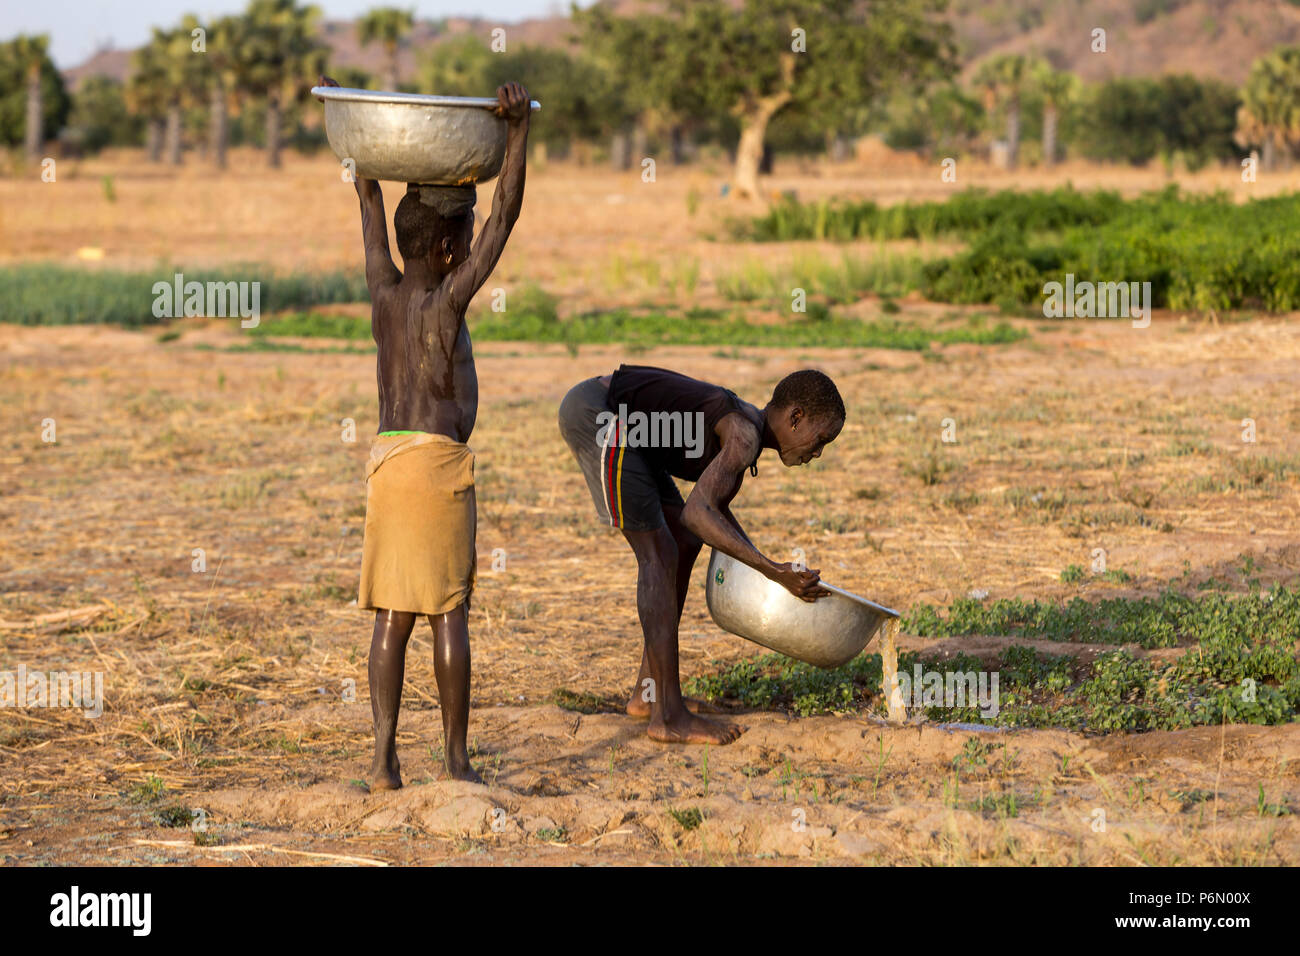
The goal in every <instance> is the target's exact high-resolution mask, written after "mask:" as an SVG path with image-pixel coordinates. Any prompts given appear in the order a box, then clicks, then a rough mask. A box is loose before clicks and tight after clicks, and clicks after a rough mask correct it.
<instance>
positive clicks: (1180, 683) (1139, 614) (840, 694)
mask: <svg viewBox="0 0 1300 956" xmlns="http://www.w3.org/2000/svg"><path fill="white" fill-rule="evenodd" d="M977 606H978V602H972V601H959V602H957V603H955V604H954V605H953V606H952V608H950V610H949V613H948V615H947V617H945V618H940V617H939V616H938V614H937V613H936V612H935V611H934V609H933V608H930V607H925V606H923V607H922V608H920V609H918V610H917V611H915V612H913V614H912V615H910V616H909V617H908V618H907V619H906V620H905V621H904V623H903V627H904V629H905V630H907V631H908V632H909V633H916V634H919V635H922V636H925V635H930V636H953V635H960V634H990V633H991V634H1013V635H1017V636H1021V637H1030V638H1033V637H1038V638H1049V637H1051V638H1054V639H1056V640H1079V641H1083V640H1088V641H1095V640H1101V641H1106V642H1111V643H1115V642H1119V641H1130V640H1131V641H1133V642H1134V643H1139V644H1143V645H1144V646H1170V645H1172V644H1175V643H1176V644H1178V645H1180V646H1184V647H1186V651H1185V653H1184V654H1183V655H1182V656H1180V657H1178V658H1177V659H1174V660H1163V661H1162V660H1154V659H1150V658H1140V657H1136V656H1134V655H1133V654H1132V653H1130V652H1129V651H1128V650H1127V649H1117V650H1115V651H1111V652H1108V653H1105V654H1102V655H1100V656H1098V657H1097V658H1096V659H1095V660H1094V661H1093V662H1092V663H1091V664H1085V663H1083V662H1082V660H1081V658H1079V657H1077V656H1075V655H1051V654H1046V653H1043V652H1041V651H1039V650H1037V649H1035V648H1032V647H1027V646H1012V647H1008V648H1007V649H1006V650H1005V651H1004V652H1003V653H1002V654H1001V655H1000V657H999V659H998V661H997V663H996V665H994V666H993V667H991V668H990V667H989V665H986V664H985V663H984V662H982V661H981V660H980V659H979V658H976V657H973V656H969V655H965V654H958V655H957V656H956V657H952V658H948V659H945V660H942V661H938V660H927V659H926V658H925V657H924V655H919V654H916V653H904V654H902V655H900V657H899V671H900V673H902V674H907V675H909V676H914V674H915V671H914V668H915V667H916V666H917V665H918V664H919V665H920V666H921V668H922V673H923V674H925V675H927V681H928V680H929V679H930V678H929V675H933V674H938V675H940V679H941V680H942V681H943V682H944V684H946V683H947V675H949V674H964V673H970V672H975V673H980V672H984V673H986V674H991V673H993V672H996V674H997V677H998V686H997V708H996V711H997V712H996V714H989V713H984V712H982V711H981V708H980V706H978V705H977V704H976V703H975V702H974V701H970V700H967V701H964V702H961V706H945V704H947V705H951V704H954V703H958V702H956V701H947V702H944V701H935V700H932V699H929V698H925V697H921V698H920V699H919V701H918V699H917V698H916V697H913V698H911V699H909V700H907V701H906V703H907V704H908V705H909V706H913V709H914V711H915V710H917V709H919V710H922V711H924V712H925V714H926V716H927V717H928V718H929V719H931V720H936V721H943V722H963V723H984V724H989V725H993V726H1003V727H1067V728H1070V729H1074V730H1086V731H1092V732H1106V731H1115V730H1132V731H1138V730H1152V729H1177V728H1182V727H1191V726H1196V725H1203V724H1217V723H1220V722H1222V721H1228V722H1230V723H1257V724H1276V723H1285V722H1289V721H1293V720H1295V719H1297V712H1298V710H1300V661H1297V659H1296V650H1295V642H1296V640H1297V636H1300V629H1298V628H1297V615H1300V593H1298V592H1294V591H1289V590H1287V589H1285V588H1280V587H1277V588H1274V589H1273V590H1272V591H1271V592H1269V594H1268V595H1266V596H1264V597H1260V596H1257V595H1253V596H1252V595H1247V596H1242V597H1238V598H1230V597H1227V596H1225V595H1210V596H1204V597H1199V598H1196V599H1192V598H1186V597H1180V596H1178V595H1175V594H1172V593H1168V594H1165V595H1162V596H1161V597H1160V598H1158V599H1118V600H1114V601H1103V602H1099V603H1098V604H1087V602H1084V601H1082V600H1076V601H1072V602H1070V604H1069V605H1065V606H1054V605H1048V604H1040V603H1039V602H1031V603H1028V604H1027V603H1025V602H1021V601H1001V602H994V604H992V605H990V606H988V607H986V608H983V611H982V612H979V611H977V610H976V608H977ZM1089 610H1091V612H1092V614H1091V616H1090V615H1089ZM882 679H883V673H882V668H881V661H880V656H879V655H876V654H873V655H866V656H861V657H858V658H856V659H854V660H853V661H850V662H849V663H848V664H845V665H844V666H843V667H838V668H834V669H832V670H821V669H819V668H816V667H812V666H811V665H808V664H803V663H800V662H798V661H793V660H791V659H790V658H787V657H782V656H781V655H779V654H767V655H763V656H761V657H757V658H752V659H749V660H744V661H740V662H738V663H737V664H734V665H732V666H731V667H728V668H725V669H724V670H722V671H720V672H718V673H715V674H711V675H705V676H701V677H695V678H692V679H691V680H689V681H688V682H687V691H688V692H689V693H692V694H697V695H703V696H706V697H709V698H712V699H715V700H719V699H720V700H730V701H734V702H735V703H737V704H740V705H742V706H745V707H751V708H773V707H776V708H781V709H785V710H788V711H790V712H793V713H795V714H798V715H800V716H810V715H814V714H827V713H844V712H851V711H858V710H863V709H874V710H877V711H881V710H883V706H884V699H883V696H882V693H881V682H882ZM987 686H988V687H989V688H990V689H991V683H990V684H988V685H987ZM918 692H919V693H923V688H918V690H917V691H914V693H918ZM917 704H919V706H915V705H917ZM931 704H934V706H930V705H931Z"/></svg>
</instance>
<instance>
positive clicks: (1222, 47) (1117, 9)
mask: <svg viewBox="0 0 1300 956" xmlns="http://www.w3.org/2000/svg"><path fill="white" fill-rule="evenodd" d="M637 5H638V4H636V3H629V2H626V0H620V2H616V3H614V6H615V7H617V8H631V7H634V6H637ZM947 17H948V20H949V21H950V22H951V23H952V24H953V29H954V31H955V32H956V36H957V43H958V48H959V51H960V55H961V59H962V62H963V63H964V64H965V65H966V67H967V69H968V70H969V69H970V68H972V67H973V65H974V64H975V63H977V62H978V61H980V60H982V59H984V58H985V57H987V56H988V55H990V54H993V53H1038V54H1041V55H1043V56H1045V57H1047V58H1048V59H1049V60H1050V61H1051V62H1052V63H1053V65H1055V66H1056V67H1057V68H1058V69H1066V70H1070V71H1071V72H1074V73H1077V74H1078V75H1079V76H1081V77H1083V78H1084V79H1086V80H1103V79H1106V78H1108V77H1112V76H1142V75H1159V74H1162V73H1192V74H1195V75H1197V76H1208V77H1215V78H1218V79H1221V80H1226V81H1228V82H1229V83H1232V84H1234V85H1238V84H1240V83H1241V82H1242V81H1243V80H1245V78H1246V73H1247V71H1248V70H1249V69H1250V64H1251V62H1252V61H1253V60H1255V58H1256V57H1258V56H1260V55H1262V54H1264V53H1267V52H1269V51H1270V50H1272V49H1273V48H1274V47H1277V46H1280V45H1283V44H1291V43H1300V0H953V2H952V3H951V5H950V7H949V12H948V15H947ZM497 26H506V27H507V28H508V29H509V39H510V42H511V43H521V44H522V43H526V44H538V45H542V46H556V45H560V44H564V43H566V42H567V38H568V37H569V36H570V34H571V33H572V27H571V26H570V23H569V20H568V18H567V17H562V16H555V17H546V18H539V19H532V20H523V21H520V22H518V23H503V22H502V21H498V20H485V19H482V18H479V17H448V18H445V19H443V20H441V21H431V20H422V21H420V22H419V23H418V24H417V25H416V28H415V30H414V32H413V35H412V37H411V40H410V42H408V43H405V44H403V47H402V51H401V54H400V69H401V74H402V77H403V79H405V80H407V81H410V80H413V79H414V77H415V75H416V59H417V54H418V53H419V52H420V51H423V50H426V49H428V48H429V47H430V46H432V45H434V44H437V43H440V42H443V41H446V40H447V39H450V38H453V37H456V36H460V35H463V34H465V33H474V34H477V35H479V36H481V37H484V38H485V39H486V38H487V37H488V36H489V35H490V34H491V31H492V29H493V28H494V27H497ZM1097 27H1100V28H1102V29H1104V30H1105V31H1106V46H1107V50H1106V52H1105V53H1093V52H1092V51H1091V43H1092V31H1093V29H1094V28H1097ZM321 35H322V39H323V40H324V42H325V43H327V44H328V45H329V46H330V47H331V48H332V50H333V55H332V56H331V58H330V64H331V66H332V67H335V68H338V67H355V68H357V69H361V70H365V71H366V72H368V73H372V74H375V75H378V74H379V73H380V72H381V71H382V69H383V64H384V60H383V52H382V50H381V49H380V48H379V46H378V45H377V44H372V45H371V46H369V47H363V46H361V44H360V42H359V41H358V40H357V31H356V26H355V24H354V23H353V22H352V21H347V20H329V21H325V22H324V23H323V24H322V25H321ZM130 56H131V54H130V51H127V50H102V51H100V52H98V53H96V54H95V55H94V56H92V57H91V58H90V59H89V60H87V61H86V62H84V63H82V64H80V65H78V66H76V67H73V68H72V69H69V70H66V71H64V76H65V78H66V79H67V80H68V81H69V84H70V85H72V86H73V87H74V88H75V86H76V84H77V83H78V82H80V80H81V79H82V78H84V77H86V76H92V75H97V74H103V75H107V76H111V77H113V78H115V79H118V80H123V79H125V78H126V75H127V73H128V71H129V69H130Z"/></svg>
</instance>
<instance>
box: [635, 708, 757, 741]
mask: <svg viewBox="0 0 1300 956" xmlns="http://www.w3.org/2000/svg"><path fill="white" fill-rule="evenodd" d="M646 733H648V734H649V735H650V739H651V740H658V741H660V742H661V743H666V744H729V743H731V742H732V741H733V740H735V739H736V738H737V737H739V736H740V735H741V734H742V733H744V728H743V727H739V726H737V725H736V724H724V723H722V722H721V721H718V720H709V719H708V718H707V717H699V716H697V715H695V714H692V713H690V712H689V711H687V712H686V713H685V714H683V715H682V716H680V717H678V718H676V719H674V720H672V721H665V720H662V719H659V720H654V719H652V720H651V721H650V728H649V730H647V731H646Z"/></svg>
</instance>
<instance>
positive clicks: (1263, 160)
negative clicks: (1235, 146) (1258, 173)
mask: <svg viewBox="0 0 1300 956" xmlns="http://www.w3.org/2000/svg"><path fill="white" fill-rule="evenodd" d="M1276 165H1277V149H1276V148H1275V147H1274V145H1273V134H1272V133H1269V134H1268V135H1267V136H1265V137H1264V143H1263V149H1262V150H1261V152H1260V160H1259V168H1260V170H1262V171H1263V172H1271V171H1272V170H1273V168H1274V167H1275V166H1276Z"/></svg>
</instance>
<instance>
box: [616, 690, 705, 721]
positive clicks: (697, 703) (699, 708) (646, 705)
mask: <svg viewBox="0 0 1300 956" xmlns="http://www.w3.org/2000/svg"><path fill="white" fill-rule="evenodd" d="M682 703H683V704H685V705H686V709H687V710H689V711H690V712H691V713H692V714H721V713H725V711H723V710H720V709H719V708H717V707H714V706H713V704H711V703H709V702H708V701H707V700H699V699H698V698H695V697H683V698H682ZM627 715H628V716H629V717H636V718H637V719H638V720H649V719H650V702H649V701H645V700H642V699H641V698H640V697H639V696H638V695H637V694H633V695H632V696H631V697H629V698H628V701H627Z"/></svg>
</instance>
